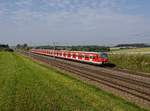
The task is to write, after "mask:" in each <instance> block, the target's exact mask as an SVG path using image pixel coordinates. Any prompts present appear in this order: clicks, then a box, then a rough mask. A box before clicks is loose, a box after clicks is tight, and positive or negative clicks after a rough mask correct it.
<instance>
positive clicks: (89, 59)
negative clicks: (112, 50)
mask: <svg viewBox="0 0 150 111" xmlns="http://www.w3.org/2000/svg"><path fill="white" fill-rule="evenodd" d="M31 52H32V53H36V54H40V55H46V56H51V57H58V58H64V59H70V60H75V61H81V62H86V63H92V64H103V63H108V55H107V53H105V52H101V53H98V52H85V51H67V50H46V49H32V50H31Z"/></svg>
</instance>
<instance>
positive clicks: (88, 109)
mask: <svg viewBox="0 0 150 111" xmlns="http://www.w3.org/2000/svg"><path fill="white" fill-rule="evenodd" d="M0 70H1V72H0V110H1V111H145V110H144V109H141V108H139V107H138V106H136V105H133V104H131V103H128V102H126V101H124V100H122V99H120V98H118V97H115V96H113V95H112V94H109V93H106V92H104V91H102V90H99V89H97V88H95V87H93V86H89V85H87V84H85V83H83V82H81V81H79V80H76V79H73V78H72V77H69V76H67V75H65V74H63V73H60V72H58V71H55V70H54V69H48V68H46V67H42V66H41V65H40V64H37V63H34V62H32V61H31V60H29V59H27V58H24V57H22V56H20V55H17V54H15V53H9V52H0Z"/></svg>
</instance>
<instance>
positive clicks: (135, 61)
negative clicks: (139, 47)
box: [109, 54, 150, 73]
mask: <svg viewBox="0 0 150 111" xmlns="http://www.w3.org/2000/svg"><path fill="white" fill-rule="evenodd" d="M109 59H110V62H111V63H113V64H115V65H116V66H117V67H119V68H125V69H129V70H133V71H137V72H138V71H140V72H146V73H150V55H140V54H111V55H109Z"/></svg>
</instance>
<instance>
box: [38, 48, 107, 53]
mask: <svg viewBox="0 0 150 111" xmlns="http://www.w3.org/2000/svg"><path fill="white" fill-rule="evenodd" d="M36 50H37V49H36ZM39 50H52V49H39ZM53 51H54V50H53ZM55 51H66V52H79V53H87V54H100V53H106V52H87V51H69V50H55Z"/></svg>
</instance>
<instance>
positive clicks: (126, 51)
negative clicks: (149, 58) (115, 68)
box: [110, 47, 150, 54]
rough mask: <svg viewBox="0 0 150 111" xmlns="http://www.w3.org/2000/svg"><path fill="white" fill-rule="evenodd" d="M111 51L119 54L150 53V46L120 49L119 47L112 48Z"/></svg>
mask: <svg viewBox="0 0 150 111" xmlns="http://www.w3.org/2000/svg"><path fill="white" fill-rule="evenodd" d="M110 50H111V51H110V53H117V54H135V53H137V54H139V53H140V54H150V47H147V48H132V49H119V48H111V49H110Z"/></svg>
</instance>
